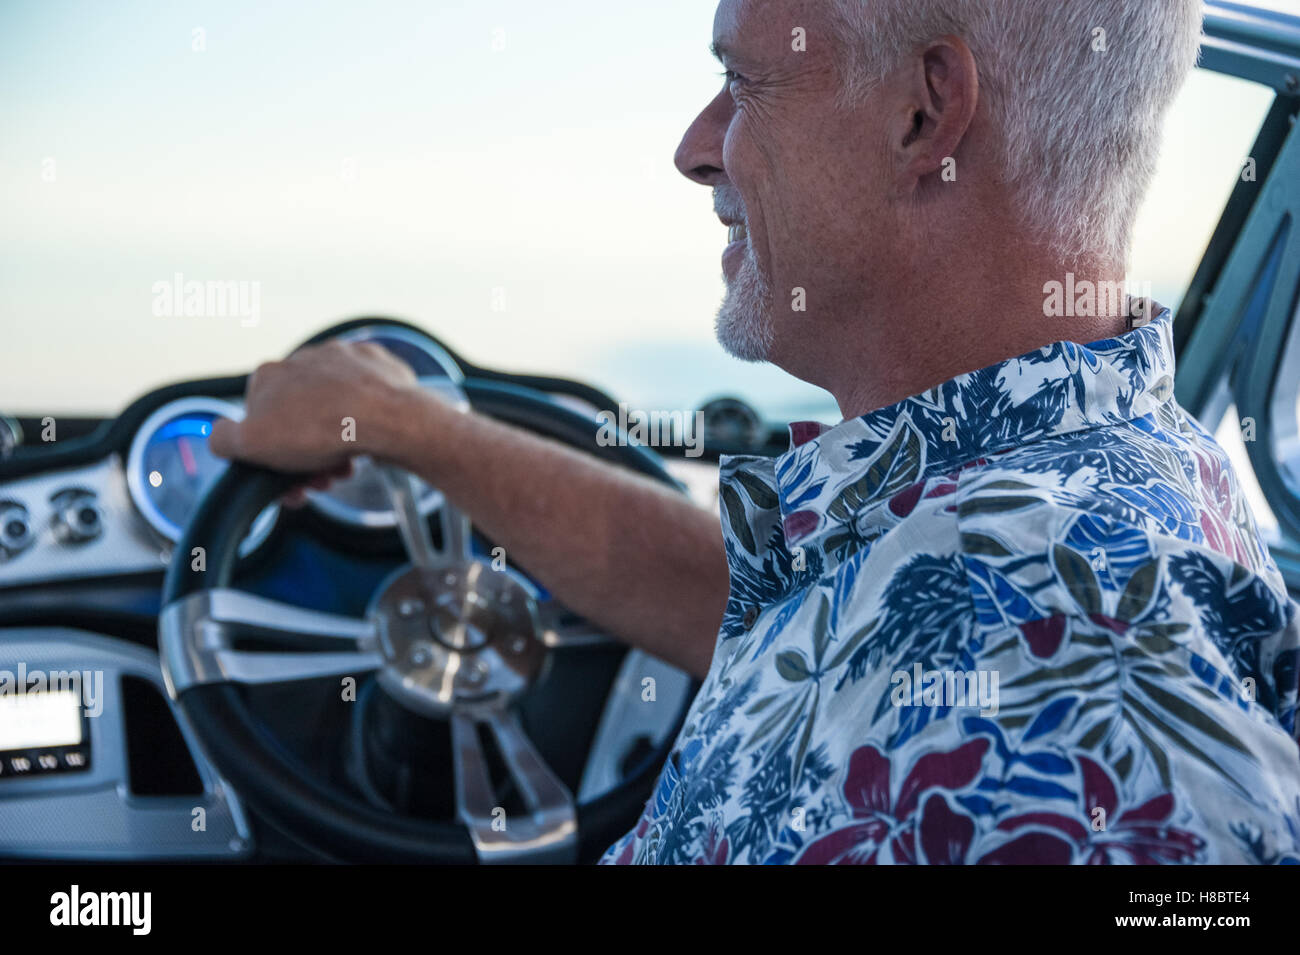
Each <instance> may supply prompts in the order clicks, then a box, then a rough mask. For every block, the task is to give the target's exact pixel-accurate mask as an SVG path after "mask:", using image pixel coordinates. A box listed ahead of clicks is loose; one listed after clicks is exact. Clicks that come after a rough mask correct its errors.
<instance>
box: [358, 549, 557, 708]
mask: <svg viewBox="0 0 1300 955" xmlns="http://www.w3.org/2000/svg"><path fill="white" fill-rule="evenodd" d="M368 615H369V616H370V617H371V619H372V620H374V621H375V623H376V629H377V632H378V636H379V649H380V653H381V655H382V657H383V660H384V665H383V666H382V667H381V668H380V670H379V683H380V685H381V686H383V687H384V689H385V690H387V691H388V693H389V694H391V695H392V696H393V697H394V698H395V699H397V700H398V701H399V702H401V703H403V704H404V705H406V706H408V707H410V708H411V709H413V710H415V711H417V712H419V713H423V714H425V715H429V716H445V715H447V714H449V713H450V712H451V711H452V710H454V709H459V710H464V709H466V708H471V709H472V708H474V707H485V708H493V709H496V708H501V707H504V706H505V705H507V704H508V703H509V702H510V701H512V700H514V699H515V698H517V697H518V696H519V695H520V694H521V693H522V692H523V691H524V690H525V689H526V688H527V687H528V686H529V685H530V684H531V683H532V682H533V681H534V680H535V679H536V678H537V675H538V674H539V673H540V672H541V669H542V666H543V665H544V663H545V662H546V647H545V645H544V644H543V643H542V641H541V639H540V637H539V629H540V628H539V624H538V617H537V602H536V600H535V599H534V598H533V595H532V594H531V593H530V592H529V590H528V589H527V588H526V587H525V586H524V585H523V584H521V583H520V582H519V581H518V580H516V579H515V578H514V577H512V576H511V575H510V574H508V573H505V572H501V571H494V570H492V568H491V567H489V566H487V565H486V564H482V563H478V562H477V561H465V562H448V563H446V564H443V565H440V566H437V567H435V568H432V569H428V570H424V569H421V568H418V567H407V568H404V569H402V570H400V571H398V572H397V573H396V574H395V575H394V576H393V577H391V578H389V580H388V581H387V582H386V583H385V584H384V585H383V586H381V587H380V588H379V591H378V593H377V594H376V596H375V598H374V600H373V601H372V602H371V605H370V610H369V614H368Z"/></svg>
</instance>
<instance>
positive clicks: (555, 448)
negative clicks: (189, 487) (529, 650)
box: [211, 343, 728, 677]
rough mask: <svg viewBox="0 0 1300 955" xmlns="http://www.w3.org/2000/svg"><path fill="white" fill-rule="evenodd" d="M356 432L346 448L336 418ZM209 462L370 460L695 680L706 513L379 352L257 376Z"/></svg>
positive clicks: (315, 359)
mask: <svg viewBox="0 0 1300 955" xmlns="http://www.w3.org/2000/svg"><path fill="white" fill-rule="evenodd" d="M343 418H351V419H352V420H353V421H354V422H355V437H356V441H355V443H350V444H345V443H344V441H343V437H342V434H343V432H342V430H341V427H340V422H341V421H342V419H343ZM211 444H212V449H213V451H214V452H215V453H217V454H221V455H224V456H227V457H235V458H240V459H242V460H247V461H251V462H254V463H258V464H263V465H266V466H269V467H272V468H276V469H278V470H282V471H298V472H303V473H309V472H310V473H317V472H329V471H334V470H337V469H338V468H339V467H340V466H341V465H343V464H345V462H346V461H347V459H348V458H349V457H351V456H353V455H356V454H361V453H364V454H369V455H371V456H372V457H374V458H376V459H377V460H380V461H384V462H387V463H391V464H395V465H397V466H398V467H401V468H404V469H406V470H408V471H411V472H412V473H414V474H417V475H419V476H420V477H421V478H423V479H424V480H426V481H428V482H429V483H430V484H432V485H434V486H436V487H438V488H440V489H441V490H442V491H443V493H444V494H446V495H447V497H448V498H449V499H450V500H451V501H452V503H454V504H455V505H456V506H457V507H460V508H461V509H462V510H464V511H465V512H466V513H467V514H468V515H469V516H470V518H471V519H472V520H473V521H474V523H475V524H476V526H478V527H479V528H480V529H481V530H482V531H483V532H484V533H485V534H487V535H488V536H489V537H491V538H492V539H493V540H494V541H495V542H497V543H498V544H500V545H501V546H502V547H504V548H505V549H506V555H507V559H508V560H509V561H510V562H511V563H513V564H517V565H521V566H523V567H526V568H527V569H528V572H529V573H530V574H532V575H533V576H534V577H536V578H537V579H538V580H539V581H540V582H541V583H542V585H543V586H545V587H546V588H547V589H548V590H550V591H551V592H552V593H553V594H554V595H555V596H556V597H557V598H558V599H559V600H560V601H561V602H562V603H564V604H565V605H566V606H567V607H569V608H570V609H571V610H573V611H575V612H577V613H579V614H581V615H582V616H584V617H586V618H587V619H588V620H590V621H591V622H592V623H594V624H597V625H598V626H600V627H602V628H603V629H606V630H608V631H609V632H610V633H612V634H615V635H617V636H618V637H619V638H620V639H622V640H624V641H625V642H627V643H629V644H631V645H633V646H636V647H640V648H641V649H644V650H645V651H647V652H648V653H651V654H653V655H655V656H657V657H660V658H662V659H664V660H667V661H668V662H670V663H672V664H675V665H676V666H679V667H682V668H683V669H685V670H687V671H688V672H690V673H692V674H694V675H695V676H700V677H702V676H703V675H704V674H705V673H706V672H707V671H708V668H709V663H710V661H711V660H712V657H713V648H714V645H715V642H716V640H717V634H718V628H719V626H720V624H721V621H722V613H723V609H724V607H725V605H726V600H727V592H728V572H727V563H726V556H725V552H724V551H723V545H722V532H721V529H720V527H719V525H718V521H717V518H716V517H715V516H714V515H712V514H710V513H709V512H707V511H705V510H703V509H701V508H698V507H696V506H695V505H693V504H692V503H691V502H690V501H688V500H687V499H686V498H685V497H684V496H682V495H680V494H678V493H675V492H673V491H671V490H669V489H668V488H666V487H664V486H662V485H660V484H657V483H656V482H653V481H650V480H649V479H647V478H645V477H643V476H641V475H638V474H634V473H632V472H630V471H626V470H624V469H621V468H617V467H614V466H612V465H609V464H607V463H605V462H602V461H599V460H597V459H595V458H593V457H591V456H590V455H587V454H583V453H581V452H579V451H576V450H573V449H571V448H568V447H565V446H563V445H560V444H558V443H556V442H553V441H549V440H546V439H544V438H540V437H537V436H536V435H532V434H529V433H527V432H525V431H521V430H519V429H517V428H513V427H511V426H509V425H505V424H501V423H500V422H496V421H493V420H491V419H489V418H486V417H484V416H482V415H478V414H474V413H473V412H469V413H466V412H461V411H457V410H456V409H454V408H452V407H451V406H449V405H448V404H447V403H446V402H444V401H443V400H441V399H439V398H437V397H435V396H434V395H432V394H430V393H428V392H426V391H424V390H422V389H420V388H419V387H418V385H417V384H416V383H415V380H414V378H413V376H412V375H411V373H410V371H409V370H408V369H406V366H405V365H402V364H401V363H400V362H397V361H396V359H393V358H392V357H391V356H389V355H388V354H387V353H386V352H383V350H382V349H380V348H378V346H373V345H372V346H366V345H348V344H344V343H332V344H329V345H325V346H321V347H320V348H311V349H303V350H302V351H300V352H297V353H295V354H294V355H293V356H291V357H290V358H289V359H287V360H285V361H284V362H275V363H272V364H270V365H264V366H262V367H261V368H259V369H258V371H257V373H256V374H255V375H254V376H253V378H252V379H251V380H250V382H249V388H248V395H247V406H246V416H245V418H244V420H243V421H242V422H239V423H235V422H225V421H223V422H220V423H219V424H218V426H217V427H215V428H214V429H213V433H212V439H211Z"/></svg>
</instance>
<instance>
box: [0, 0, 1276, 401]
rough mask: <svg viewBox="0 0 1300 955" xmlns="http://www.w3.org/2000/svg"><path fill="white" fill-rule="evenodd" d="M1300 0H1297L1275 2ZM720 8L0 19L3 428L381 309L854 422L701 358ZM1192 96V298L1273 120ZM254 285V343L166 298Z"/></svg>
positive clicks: (227, 363) (394, 7)
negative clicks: (185, 287)
mask: <svg viewBox="0 0 1300 955" xmlns="http://www.w3.org/2000/svg"><path fill="white" fill-rule="evenodd" d="M1287 2H1290V0H1287ZM712 17H713V5H712V4H711V3H708V2H701V0H655V2H654V3H625V2H624V3H611V2H609V0H549V2H546V3H539V2H536V0H425V2H395V0H369V2H366V3H364V4H361V3H353V2H342V0H321V2H316V3H312V4H306V3H268V2H266V0H219V2H217V0H213V2H192V0H176V2H161V0H159V2H152V3H146V2H133V0H115V2H113V3H100V2H91V0H85V2H70V0H39V2H35V0H32V2H26V0H5V2H3V3H0V129H2V130H3V131H4V132H3V134H0V332H2V334H3V336H4V339H3V340H4V346H3V353H4V354H5V362H4V366H5V371H4V375H3V378H0V409H4V410H8V411H10V412H32V411H41V412H46V411H49V412H63V413H100V414H111V413H113V412H115V411H117V410H120V409H121V408H122V407H124V406H125V405H126V404H127V403H129V402H130V401H131V400H133V399H134V398H136V397H138V396H139V395H141V394H143V393H145V392H146V391H148V390H149V389H151V388H154V387H157V386H160V385H163V384H166V383H169V382H172V381H177V380H183V379H186V378H193V377H203V376H210V375H219V374H229V373H242V372H246V371H248V370H250V369H251V368H253V367H255V366H256V365H257V364H258V363H259V362H261V361H265V360H269V359H273V358H277V357H281V356H283V355H284V354H285V353H287V352H288V351H289V350H291V349H292V348H293V347H294V346H296V345H297V344H299V343H300V342H302V341H303V340H304V339H306V338H308V337H309V336H310V335H312V334H314V333H315V332H317V331H319V330H321V329H323V328H324V327H326V326H328V325H330V324H332V323H334V322H337V321H341V320H343V319H346V318H350V317H353V316H356V315H362V314H386V315H392V316H395V317H400V318H405V319H408V320H411V321H414V322H415V323H417V324H419V325H421V326H423V327H425V328H427V329H428V330H429V331H431V332H432V333H434V334H435V335H437V336H438V337H440V338H441V339H442V340H443V341H445V342H446V343H447V344H449V345H450V346H451V347H453V348H454V349H456V350H457V351H459V352H460V353H462V354H463V355H464V356H466V357H467V358H469V359H471V360H472V361H474V362H475V363H477V364H480V365H487V366H490V367H494V368H500V369H503V370H510V371H521V372H523V371H527V372H543V373H549V374H559V375H566V376H571V377H577V378H580V379H582V380H585V381H589V382H591V383H593V384H596V385H598V386H600V387H603V388H605V389H606V390H607V391H609V392H611V393H612V394H614V395H615V396H617V397H619V398H622V399H625V400H627V401H629V403H630V404H632V405H633V406H634V407H641V408H647V409H649V408H663V409H675V408H691V407H697V406H698V405H699V404H700V403H701V402H702V401H704V400H707V399H708V398H711V397H716V396H718V395H720V394H736V395H739V396H742V397H746V398H748V399H750V400H751V401H752V402H754V403H755V404H757V405H758V406H760V408H762V409H763V410H764V411H765V412H767V413H768V414H769V416H771V417H773V418H778V417H786V418H794V417H822V418H824V419H826V420H831V421H833V420H835V416H834V407H833V403H832V402H830V400H829V396H827V395H826V394H825V393H824V392H822V391H820V390H819V389H816V388H813V387H811V386H809V385H806V384H803V383H802V382H798V381H796V380H794V379H793V378H791V377H789V376H788V375H786V374H784V373H783V372H781V371H779V370H777V369H774V368H771V367H762V366H753V365H744V364H742V363H740V362H737V361H735V360H733V359H731V358H729V357H728V356H726V355H725V354H724V353H723V352H722V350H721V348H720V347H719V346H718V345H717V344H716V342H715V341H714V338H713V316H714V314H715V312H716V309H717V305H718V302H719V301H720V298H721V294H722V282H721V268H720V264H719V256H720V254H721V251H722V247H723V245H724V244H725V230H724V229H723V227H722V226H721V225H720V224H719V223H718V221H717V219H716V218H715V217H714V216H713V214H712V203H711V197H710V194H709V192H708V190H706V189H704V188H701V187H699V186H696V185H694V184H692V183H689V182H687V181H686V180H685V179H683V178H682V177H681V176H679V175H678V173H677V172H676V170H675V169H674V168H673V165H672V156H673V152H674V150H675V149H676V146H677V144H678V142H679V140H680V138H681V135H682V133H683V132H684V130H685V129H686V127H687V125H688V124H689V123H690V121H691V120H692V119H693V117H694V116H695V114H696V113H697V112H698V110H699V109H700V108H701V107H703V105H704V104H705V103H707V102H708V101H709V99H711V98H712V97H713V96H714V95H715V94H716V92H717V90H718V89H719V88H720V85H721V79H720V77H719V75H718V70H719V67H718V65H717V64H716V62H715V61H714V60H713V59H712V57H711V56H710V54H709V52H708V44H709V40H710V38H711V31H712ZM1269 99H1270V97H1269V95H1268V93H1267V91H1264V90H1262V89H1258V88H1255V87H1251V86H1249V85H1247V84H1244V83H1240V82H1237V81H1232V80H1227V79H1225V78H1222V77H1217V76H1212V75H1208V74H1204V75H1199V76H1197V77H1195V78H1194V79H1193V81H1192V83H1191V84H1189V86H1188V88H1187V90H1186V92H1185V93H1184V97H1183V100H1182V101H1181V102H1180V104H1179V106H1178V107H1177V108H1176V109H1175V111H1174V114H1173V116H1172V118H1171V121H1170V124H1169V127H1168V132H1167V137H1166V141H1165V147H1164V150H1163V153H1162V164H1161V171H1160V174H1159V177H1158V181H1157V187H1156V189H1155V190H1154V191H1153V194H1152V196H1151V198H1150V200H1149V201H1148V203H1147V206H1146V208H1145V209H1144V211H1143V215H1142V217H1141V219H1140V220H1139V222H1138V227H1137V255H1136V257H1135V260H1134V263H1133V275H1134V277H1135V278H1140V279H1141V280H1144V281H1150V282H1151V283H1152V286H1153V290H1154V291H1155V293H1156V297H1157V298H1159V299H1162V300H1164V301H1165V302H1166V304H1170V305H1173V304H1176V302H1177V299H1178V298H1179V297H1180V296H1181V291H1182V289H1183V287H1185V285H1186V282H1187V280H1188V279H1189V278H1190V276H1191V272H1192V270H1193V269H1194V267H1195V264H1196V261H1197V260H1198V259H1199V257H1200V254H1201V251H1202V250H1203V248H1204V246H1205V242H1206V240H1207V238H1208V236H1209V232H1210V230H1211V229H1212V227H1213V225H1214V223H1215V221H1217V218H1218V214H1219V211H1220V210H1221V209H1222V205H1223V202H1224V199H1225V198H1226V196H1227V194H1228V191H1229V190H1230V189H1231V187H1232V184H1233V181H1234V177H1235V175H1236V173H1237V170H1238V169H1239V167H1240V165H1241V162H1242V159H1243V158H1244V155H1245V153H1246V151H1247V150H1248V148H1249V145H1250V143H1251V141H1252V140H1253V136H1254V132H1255V130H1256V129H1257V128H1258V125H1259V122H1260V119H1261V118H1262V117H1263V114H1264V112H1265V111H1266V109H1267V106H1268V103H1269ZM177 273H180V274H181V275H182V276H184V277H185V278H186V279H187V280H195V279H197V280H200V281H237V282H247V283H256V285H257V288H258V294H259V312H260V317H259V319H258V321H257V322H256V324H250V323H248V322H241V321H239V320H237V319H231V318H212V317H209V318H199V317H189V318H187V317H184V316H177V315H163V316H159V315H157V314H155V311H156V309H155V308H154V305H155V289H154V286H155V284H156V283H158V282H160V281H164V282H171V281H172V279H173V276H175V275H176V274H177Z"/></svg>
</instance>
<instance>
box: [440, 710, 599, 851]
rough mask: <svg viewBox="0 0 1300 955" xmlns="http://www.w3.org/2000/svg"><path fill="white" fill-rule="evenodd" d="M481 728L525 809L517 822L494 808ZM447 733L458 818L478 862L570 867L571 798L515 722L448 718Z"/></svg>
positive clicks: (503, 716)
mask: <svg viewBox="0 0 1300 955" xmlns="http://www.w3.org/2000/svg"><path fill="white" fill-rule="evenodd" d="M480 722H481V723H482V724H483V725H485V726H486V727H487V728H488V729H489V731H490V732H491V733H492V735H493V738H494V739H495V741H496V745H497V749H498V750H499V751H500V753H501V757H502V760H503V762H504V763H505V765H506V769H507V771H508V772H509V773H510V777H511V779H512V781H513V782H514V784H515V786H516V788H517V789H518V790H519V794H520V796H521V798H522V799H523V802H524V805H525V806H526V807H527V814H526V815H524V816H522V817H519V816H508V815H507V814H506V812H505V809H504V808H503V807H501V806H498V805H496V804H495V797H494V795H493V789H492V783H491V780H490V778H489V776H488V769H487V757H486V754H485V753H484V751H483V745H482V743H481V741H480V738H479V724H480ZM451 732H452V756H453V759H454V762H455V769H456V810H457V815H458V817H459V818H460V820H461V822H463V823H464V824H465V825H466V826H468V827H469V830H470V835H471V837H472V838H473V840H474V848H475V851H477V853H478V856H479V861H481V862H487V863H493V862H498V863H499V862H523V861H529V862H554V863H565V862H573V861H574V859H575V857H576V853H577V829H578V824H577V814H576V810H575V808H574V802H573V794H572V793H570V792H569V790H568V788H567V787H566V786H565V785H564V783H562V782H561V781H560V779H559V778H558V777H557V776H556V775H555V773H554V772H553V771H552V770H551V768H550V766H548V765H547V764H546V761H545V760H543V759H542V757H541V755H540V754H539V753H538V752H537V749H536V748H535V747H534V746H533V744H532V741H531V740H529V739H528V737H527V736H526V735H525V733H524V731H523V728H522V727H521V726H520V725H519V721H518V720H517V719H516V718H515V717H514V716H513V715H512V714H508V713H503V712H500V711H492V712H489V713H487V714H476V715H470V714H468V713H466V712H457V713H454V714H452V718H451Z"/></svg>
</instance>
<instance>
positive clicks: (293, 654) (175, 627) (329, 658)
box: [158, 589, 383, 699]
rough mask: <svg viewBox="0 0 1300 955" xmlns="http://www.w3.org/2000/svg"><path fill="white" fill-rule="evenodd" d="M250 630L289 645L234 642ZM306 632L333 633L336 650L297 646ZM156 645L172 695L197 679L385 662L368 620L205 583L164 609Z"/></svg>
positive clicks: (271, 676)
mask: <svg viewBox="0 0 1300 955" xmlns="http://www.w3.org/2000/svg"><path fill="white" fill-rule="evenodd" d="M252 634H260V635H262V636H265V637H268V638H271V639H273V640H279V641H281V642H283V643H284V644H285V652H278V651H271V652H268V651H259V650H237V649H235V646H234V644H235V639H236V638H237V637H238V636H241V635H252ZM305 637H310V638H312V639H316V640H319V639H321V638H326V639H330V640H336V641H338V644H339V649H338V651H328V652H321V651H317V650H308V649H304V648H301V647H299V648H298V649H296V650H295V649H294V644H295V643H297V642H300V641H301V640H302V638H305ZM158 645H159V651H160V654H161V657H162V670H163V677H164V678H165V679H166V682H167V692H168V693H169V694H170V695H171V697H172V698H173V699H175V698H176V697H177V696H178V695H179V694H180V693H182V692H184V691H185V690H187V689H188V688H189V687H191V686H196V685H198V684H209V683H232V682H233V683H284V682H290V681H295V680H311V679H316V678H318V677H327V676H343V675H346V674H350V673H363V672H369V671H371V670H377V669H379V667H380V666H382V664H383V660H382V658H381V657H380V655H379V653H378V650H377V646H378V640H377V638H376V630H375V625H374V624H373V623H372V622H371V621H368V620H358V619H356V618H355V617H343V616H339V615H337V614H331V613H322V612H321V611H318V610H306V609H303V608H300V607H293V606H290V605H289V604H284V603H280V602H279V601H276V600H267V599H266V598H264V597H255V596H253V595H252V594H247V593H244V592H243V591H239V590H227V589H213V590H203V591H199V592H198V593H194V594H190V595H189V596H188V597H183V598H181V599H180V600H177V601H176V602H174V603H172V604H169V605H168V606H167V607H165V608H163V612H162V614H161V616H160V617H159V620H158ZM344 646H347V647H348V649H346V650H344V649H343V648H344Z"/></svg>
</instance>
